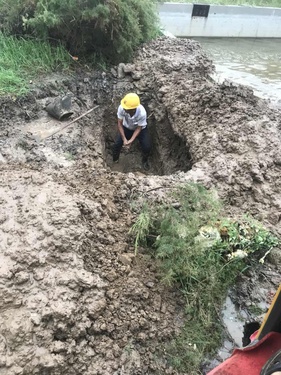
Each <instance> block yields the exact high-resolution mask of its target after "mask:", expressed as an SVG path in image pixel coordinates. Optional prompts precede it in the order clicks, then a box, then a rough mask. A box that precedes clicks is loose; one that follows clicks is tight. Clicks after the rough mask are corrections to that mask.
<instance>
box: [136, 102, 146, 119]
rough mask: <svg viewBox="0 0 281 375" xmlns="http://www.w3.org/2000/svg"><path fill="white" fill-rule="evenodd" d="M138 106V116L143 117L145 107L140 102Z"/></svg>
mask: <svg viewBox="0 0 281 375" xmlns="http://www.w3.org/2000/svg"><path fill="white" fill-rule="evenodd" d="M138 108H139V114H138V115H139V117H144V116H146V110H145V108H144V106H143V105H142V104H140V105H139V106H138Z"/></svg>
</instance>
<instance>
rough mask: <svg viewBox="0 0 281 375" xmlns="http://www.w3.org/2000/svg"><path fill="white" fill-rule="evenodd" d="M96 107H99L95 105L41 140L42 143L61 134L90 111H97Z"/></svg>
mask: <svg viewBox="0 0 281 375" xmlns="http://www.w3.org/2000/svg"><path fill="white" fill-rule="evenodd" d="M98 107H99V105H97V106H96V107H93V108H91V109H89V111H87V112H85V113H83V114H82V115H80V116H79V117H77V118H76V119H74V120H72V121H70V122H69V123H68V124H66V125H64V126H63V127H62V128H60V129H59V130H56V131H55V132H54V133H52V134H50V135H48V136H47V137H44V138H42V141H44V140H45V139H47V138H50V137H52V136H53V135H55V134H57V133H59V132H61V131H62V130H63V129H65V128H67V127H68V126H69V125H71V124H73V123H74V122H76V121H78V120H80V118H82V117H84V116H86V115H88V114H89V113H91V112H92V111H94V110H95V109H97V108H98Z"/></svg>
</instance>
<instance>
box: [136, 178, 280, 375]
mask: <svg viewBox="0 0 281 375" xmlns="http://www.w3.org/2000/svg"><path fill="white" fill-rule="evenodd" d="M167 201H168V203H163V204H161V205H160V204H159V205H156V204H154V205H150V206H148V205H146V206H145V209H144V210H143V211H142V212H141V213H140V215H139V217H138V218H137V220H136V222H135V224H134V225H133V227H132V229H131V233H132V234H134V235H135V248H136V250H137V247H138V246H139V245H144V246H145V245H147V243H148V241H147V239H150V242H151V241H152V245H151V246H150V250H151V251H153V253H154V256H155V258H157V259H159V260H160V261H161V262H160V263H161V272H162V279H163V282H165V283H167V284H169V285H173V284H174V285H179V286H180V288H181V290H182V293H183V295H184V297H185V301H186V305H185V312H186V318H187V319H186V322H185V325H184V328H183V330H182V333H181V334H180V335H179V336H178V337H177V338H176V339H175V340H174V341H173V342H172V343H171V345H170V346H169V347H168V348H166V353H168V356H169V359H170V362H171V364H172V365H174V366H175V367H176V368H178V369H179V370H181V371H185V372H187V373H188V374H190V375H191V374H196V373H198V368H199V364H200V363H201V362H202V360H203V359H204V358H205V357H206V356H208V355H210V354H211V353H213V352H214V351H215V350H216V349H217V348H218V346H219V345H220V342H221V340H222V325H221V323H220V318H219V311H220V308H221V305H222V303H223V301H224V299H225V295H226V293H227V290H228V288H229V287H230V286H231V285H233V284H234V283H235V281H236V279H237V276H238V275H239V274H240V273H242V272H244V271H245V270H246V269H247V267H249V259H250V256H251V255H252V254H259V256H260V255H263V254H264V252H266V251H269V250H270V249H271V248H272V247H273V246H277V245H278V243H279V241H278V239H277V238H275V237H274V236H272V235H271V234H270V233H269V232H268V231H267V230H266V229H265V228H263V227H262V225H261V224H260V223H258V222H257V221H255V220H253V219H252V218H250V217H246V216H245V217H243V218H242V219H240V218H239V219H226V218H222V217H221V211H222V205H221V204H220V202H219V201H218V199H217V197H216V194H215V193H214V192H211V191H208V190H206V189H205V188H204V187H203V186H200V185H197V184H187V185H186V186H184V187H181V188H177V189H175V190H174V192H173V194H172V195H171V196H169V197H168V198H167Z"/></svg>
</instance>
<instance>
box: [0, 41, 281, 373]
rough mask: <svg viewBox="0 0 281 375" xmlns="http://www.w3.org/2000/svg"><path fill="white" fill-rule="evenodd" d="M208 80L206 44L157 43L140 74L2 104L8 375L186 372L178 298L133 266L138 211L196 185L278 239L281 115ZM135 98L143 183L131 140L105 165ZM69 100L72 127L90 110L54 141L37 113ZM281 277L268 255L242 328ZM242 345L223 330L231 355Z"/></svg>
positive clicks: (239, 300)
mask: <svg viewBox="0 0 281 375" xmlns="http://www.w3.org/2000/svg"><path fill="white" fill-rule="evenodd" d="M213 69H214V68H213V65H212V62H211V61H210V60H209V59H208V58H207V57H206V56H205V54H204V53H203V51H202V49H201V47H200V45H199V44H198V43H197V42H194V41H189V40H177V39H176V40H175V39H169V38H163V39H159V40H157V41H154V42H152V43H150V44H147V45H145V46H143V47H142V48H141V49H140V50H139V51H138V52H137V53H136V55H135V58H134V61H133V62H132V64H120V65H119V66H116V67H114V68H112V69H111V71H108V72H90V71H88V72H79V73H77V75H76V78H75V79H74V78H72V77H67V76H60V75H57V76H56V75H54V76H53V77H48V79H46V80H45V81H44V83H42V82H41V83H40V84H36V83H34V84H32V87H31V93H30V94H29V95H27V96H26V97H24V98H20V99H14V98H9V97H6V98H0V103H1V106H0V113H1V117H0V169H1V177H0V201H1V206H0V236H1V243H0V258H1V262H0V284H1V288H0V290H1V299H0V300H1V302H0V322H1V324H0V361H1V362H0V375H2V374H3V375H16V374H17V375H20V374H23V375H25V374H28V375H33V374H40V375H41V374H45V375H48V374H50V375H61V374H64V373H67V374H69V375H71V374H73V375H74V374H75V375H78V374H87V375H96V374H102V375H107V374H108V375H112V374H114V375H119V374H120V375H121V374H122V375H136V374H176V373H177V372H176V371H175V370H173V369H172V368H171V367H170V364H169V360H168V358H167V357H166V355H165V352H164V351H163V346H164V345H165V343H167V342H169V341H170V340H171V339H172V338H173V337H175V336H176V335H177V334H178V333H179V332H180V329H181V326H182V324H183V321H184V301H183V300H182V296H181V294H180V292H179V290H178V289H177V288H176V287H175V288H167V286H164V285H163V284H162V283H161V282H160V276H159V273H158V268H157V264H156V263H155V260H154V259H153V258H152V256H151V254H149V253H146V252H144V251H141V250H140V252H139V253H138V254H137V255H135V253H134V247H133V242H132V238H131V237H130V236H129V235H128V231H129V228H130V226H131V225H132V223H133V222H134V219H135V216H136V213H135V212H134V210H133V209H132V201H133V200H134V201H141V200H143V199H144V198H146V199H148V200H150V201H151V202H154V201H155V200H156V201H157V200H159V199H165V194H166V191H167V188H169V187H171V186H175V185H176V184H180V183H185V182H188V181H195V182H200V183H202V184H204V185H205V186H206V187H208V188H211V187H214V188H216V189H217V191H218V194H219V196H220V197H221V198H222V199H224V201H225V207H226V213H227V214H231V215H235V214H236V215H239V214H241V213H242V212H243V213H244V212H245V213H246V212H249V213H250V214H252V215H253V216H254V217H256V218H257V219H259V220H261V221H262V222H263V224H264V225H265V226H266V227H268V228H269V229H271V230H273V231H274V233H275V234H277V235H280V234H281V194H280V191H281V189H280V187H281V186H280V185H281V182H280V177H279V176H280V172H281V151H280V150H281V147H280V143H281V139H280V127H281V121H280V119H281V116H280V112H278V110H274V109H272V108H269V107H268V106H267V103H266V102H264V101H263V100H261V99H259V98H257V97H255V96H254V95H253V93H252V91H251V90H250V89H249V88H246V87H243V86H240V85H233V84H231V83H230V82H224V83H223V84H218V83H215V82H214V81H213V80H212V79H211V78H210V74H211V73H212V72H213ZM130 91H134V92H137V93H138V94H139V95H140V97H141V100H142V103H143V104H144V106H145V107H146V109H147V111H148V114H149V120H148V121H149V131H150V134H151V138H152V140H153V145H154V147H153V152H152V155H151V157H150V165H151V168H150V170H149V171H148V172H147V171H144V170H143V169H142V167H141V156H140V150H139V147H138V144H137V143H136V144H134V145H133V147H132V148H131V150H130V151H129V153H127V154H126V153H124V152H123V153H122V155H121V157H120V162H119V164H113V163H112V154H111V152H112V151H111V150H112V144H113V142H114V139H115V136H116V131H117V128H116V110H117V107H118V105H119V102H120V99H121V98H122V96H123V95H124V94H125V93H127V92H130ZM62 94H63V95H71V97H72V111H73V112H74V115H73V117H72V118H75V117H78V116H79V115H81V114H82V113H84V112H86V111H87V110H89V109H90V108H92V107H97V108H96V109H95V110H94V111H93V112H92V113H91V114H89V115H87V116H85V117H84V118H83V119H81V120H79V121H77V122H76V123H74V124H73V125H71V126H69V127H67V128H66V129H65V130H63V131H62V132H59V133H58V134H56V135H54V136H53V137H49V138H46V137H47V136H48V135H50V134H51V133H52V132H55V131H57V130H58V129H60V127H61V126H63V125H65V124H66V123H65V122H60V121H58V120H56V119H53V118H52V117H50V116H49V115H48V114H47V112H46V111H45V109H44V108H45V106H46V104H47V102H48V101H49V100H50V99H52V98H56V97H58V96H60V95H62ZM72 118H71V119H72ZM44 138H45V139H44ZM278 266H280V250H279V249H274V250H272V252H271V254H270V255H269V256H268V259H267V262H266V263H265V264H264V265H260V267H259V268H258V269H257V270H255V271H253V272H249V273H248V274H247V276H243V278H242V277H241V279H240V280H239V281H238V284H237V286H236V287H234V288H233V290H231V291H230V294H229V299H230V300H231V303H232V304H234V306H235V310H236V311H239V312H241V311H243V313H241V321H243V320H253V319H261V318H262V313H263V311H265V310H266V309H267V308H268V306H269V304H270V302H271V300H272V296H273V294H274V292H275V290H276V287H277V286H278V284H279V283H280V281H281V277H280V275H279V272H278ZM254 307H259V309H257V308H254ZM257 311H258V312H259V315H257ZM231 313H232V310H231V311H230V312H229V314H231ZM226 314H227V313H226ZM226 331H227V327H226ZM241 336H242V332H241ZM234 341H235V340H234ZM233 345H234V342H233V338H231V334H229V332H226V338H225V343H224V347H225V348H226V352H227V353H229V352H230V351H231V349H232V347H233ZM225 356H226V355H225V354H223V353H222V352H219V353H218V356H217V358H216V359H215V362H214V361H209V362H208V363H207V362H206V364H205V370H206V369H207V368H211V367H213V366H214V365H215V364H216V363H218V362H220V361H221V360H223V359H224V357H225ZM208 366H209V367H208Z"/></svg>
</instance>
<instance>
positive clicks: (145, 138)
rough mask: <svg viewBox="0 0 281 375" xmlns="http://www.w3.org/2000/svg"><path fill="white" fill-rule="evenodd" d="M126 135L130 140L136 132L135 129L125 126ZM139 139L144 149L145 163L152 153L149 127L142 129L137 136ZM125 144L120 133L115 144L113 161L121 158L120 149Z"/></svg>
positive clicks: (143, 160) (142, 149) (143, 158)
mask: <svg viewBox="0 0 281 375" xmlns="http://www.w3.org/2000/svg"><path fill="white" fill-rule="evenodd" d="M123 129H124V133H125V137H126V138H127V139H128V140H129V139H131V137H132V135H133V134H134V130H130V129H127V128H125V126H123ZM137 139H138V140H139V143H140V146H141V151H142V162H143V163H145V162H146V161H147V158H148V156H149V154H150V150H151V140H150V136H149V133H148V130H147V127H146V128H144V129H142V130H141V132H140V134H139V135H138V136H137ZM122 146H123V139H122V137H121V135H120V134H118V137H117V139H116V141H115V143H114V145H113V161H116V160H118V159H119V155H120V151H121V149H122Z"/></svg>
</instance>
